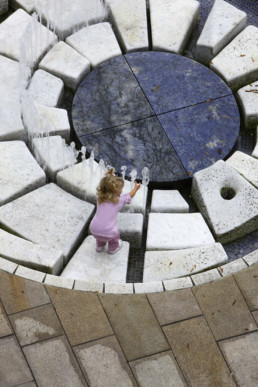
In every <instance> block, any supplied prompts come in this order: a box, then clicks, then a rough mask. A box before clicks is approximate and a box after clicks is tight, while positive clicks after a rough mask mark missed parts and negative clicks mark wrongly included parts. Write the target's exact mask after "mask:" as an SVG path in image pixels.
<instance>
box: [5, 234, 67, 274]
mask: <svg viewBox="0 0 258 387" xmlns="http://www.w3.org/2000/svg"><path fill="white" fill-rule="evenodd" d="M0 256H2V257H5V258H6V259H9V260H10V261H13V262H15V263H19V264H20V265H24V266H26V267H29V268H31V269H36V270H40V271H44V272H47V273H50V274H59V273H60V272H61V271H62V269H63V254H62V251H60V250H56V249H55V248H53V247H49V246H42V245H38V244H35V243H32V242H30V241H27V240H26V239H22V238H18V237H16V236H15V235H12V234H10V233H8V232H6V231H4V230H1V229H0Z"/></svg>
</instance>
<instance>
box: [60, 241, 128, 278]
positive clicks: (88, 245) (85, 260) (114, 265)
mask: <svg viewBox="0 0 258 387" xmlns="http://www.w3.org/2000/svg"><path fill="white" fill-rule="evenodd" d="M128 257H129V243H128V242H123V246H122V248H121V249H120V250H119V251H118V252H117V253H115V254H108V253H107V246H106V247H105V250H104V251H102V252H101V253H98V252H97V251H96V240H95V238H94V237H93V236H92V235H90V236H88V237H87V238H86V239H85V240H84V242H83V243H82V245H81V246H80V247H79V249H78V250H77V251H76V253H75V254H74V256H73V257H72V258H71V260H70V262H69V263H68V264H67V266H66V268H65V269H64V271H63V272H62V274H61V277H62V278H74V279H77V280H81V281H90V282H124V283H125V282H126V272H127V263H128Z"/></svg>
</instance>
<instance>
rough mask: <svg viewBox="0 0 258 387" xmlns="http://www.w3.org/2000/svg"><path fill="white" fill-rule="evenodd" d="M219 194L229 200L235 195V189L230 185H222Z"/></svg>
mask: <svg viewBox="0 0 258 387" xmlns="http://www.w3.org/2000/svg"><path fill="white" fill-rule="evenodd" d="M220 194H221V196H222V197H223V199H225V200H231V199H233V198H234V197H235V196H236V191H235V190H234V189H233V188H230V187H222V188H221V190H220Z"/></svg>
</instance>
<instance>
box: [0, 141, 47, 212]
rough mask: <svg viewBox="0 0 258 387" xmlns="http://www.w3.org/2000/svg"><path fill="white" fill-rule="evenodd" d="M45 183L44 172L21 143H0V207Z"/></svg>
mask: <svg viewBox="0 0 258 387" xmlns="http://www.w3.org/2000/svg"><path fill="white" fill-rule="evenodd" d="M45 182H46V176H45V173H44V171H43V170H42V169H41V168H40V166H39V165H38V163H37V162H36V160H35V159H34V158H33V156H32V154H31V153H30V151H29V149H28V148H27V147H26V145H25V143H24V142H23V141H6V142H0V186H1V190H0V206H1V205H3V204H5V203H8V202H10V201H11V200H14V199H16V198H18V197H19V196H22V195H25V194H26V193H27V192H30V191H33V190H34V189H36V188H38V187H41V186H42V185H44V184H45Z"/></svg>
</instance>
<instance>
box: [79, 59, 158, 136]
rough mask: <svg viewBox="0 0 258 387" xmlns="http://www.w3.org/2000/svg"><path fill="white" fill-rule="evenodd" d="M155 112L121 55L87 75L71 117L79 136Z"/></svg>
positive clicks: (151, 114) (148, 115)
mask: <svg viewBox="0 0 258 387" xmlns="http://www.w3.org/2000/svg"><path fill="white" fill-rule="evenodd" d="M153 115H154V112H153V110H152V108H151V106H150V104H149V102H148V100H147V98H146V97H145V95H144V93H143V92H142V90H141V87H140V86H139V84H138V82H137V80H136V79H135V76H134V75H133V73H132V71H131V69H130V67H129V66H128V64H127V62H126V60H125V59H124V57H123V56H122V55H121V56H118V57H115V58H113V59H111V60H109V61H107V62H104V63H102V64H101V65H100V66H98V67H96V68H95V69H94V70H93V71H92V72H91V73H90V74H89V75H87V76H86V77H85V78H84V80H83V81H82V83H81V84H80V86H79V88H78V89H77V92H76V94H75V97H74V100H73V107H72V118H73V125H74V128H75V131H76V133H77V135H78V136H80V135H83V134H86V133H94V132H98V131H100V130H102V129H106V128H111V127H114V126H118V125H121V124H125V123H128V122H132V121H135V120H138V119H143V118H147V117H151V116H153Z"/></svg>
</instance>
